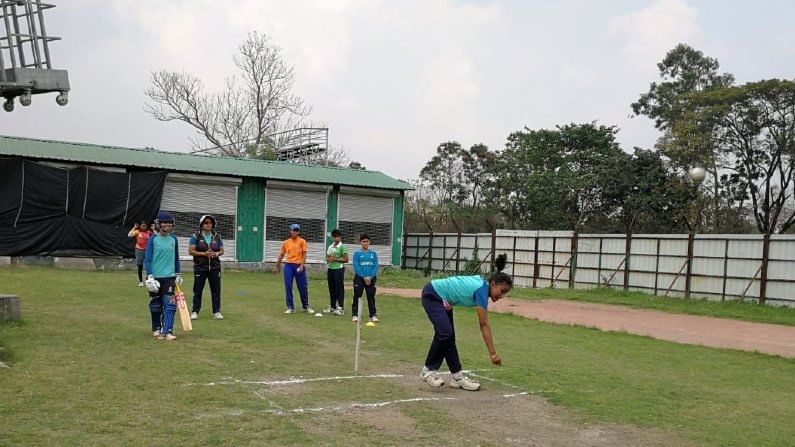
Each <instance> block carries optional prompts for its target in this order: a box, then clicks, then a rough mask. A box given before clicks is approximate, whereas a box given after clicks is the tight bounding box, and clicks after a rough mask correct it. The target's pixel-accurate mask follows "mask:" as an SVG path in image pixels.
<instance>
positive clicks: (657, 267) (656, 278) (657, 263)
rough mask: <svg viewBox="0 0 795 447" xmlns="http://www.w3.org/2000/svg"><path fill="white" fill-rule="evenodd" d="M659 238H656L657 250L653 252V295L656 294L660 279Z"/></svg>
mask: <svg viewBox="0 0 795 447" xmlns="http://www.w3.org/2000/svg"><path fill="white" fill-rule="evenodd" d="M660 241H661V239H660V238H657V251H656V252H655V254H654V296H657V287H658V286H659V279H660Z"/></svg>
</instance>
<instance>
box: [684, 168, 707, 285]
mask: <svg viewBox="0 0 795 447" xmlns="http://www.w3.org/2000/svg"><path fill="white" fill-rule="evenodd" d="M706 173H707V172H706V171H705V170H704V168H702V167H701V166H694V167H692V168H690V179H691V180H692V181H693V186H694V189H695V193H696V194H695V195H696V198H695V200H698V187H699V185H701V182H703V181H704V177H705V176H706ZM696 211H698V209H697V208H696ZM698 220H699V216H698V214H697V215H696V216H694V218H693V223H692V224H688V230H689V231H688V235H687V273H686V274H685V298H690V278H691V277H692V274H693V243H694V241H695V236H696V225H695V224H696V221H698Z"/></svg>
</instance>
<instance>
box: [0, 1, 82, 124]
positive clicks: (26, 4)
mask: <svg viewBox="0 0 795 447" xmlns="http://www.w3.org/2000/svg"><path fill="white" fill-rule="evenodd" d="M54 7H55V5H53V4H49V3H42V2H41V0H0V95H1V96H3V98H5V103H4V104H3V108H4V109H5V110H6V111H7V112H11V111H12V110H14V98H16V97H19V103H20V104H22V105H23V106H28V105H30V103H31V96H32V95H36V94H40V93H50V92H58V93H59V94H58V96H57V97H56V98H55V101H56V102H57V103H58V105H62V106H63V105H66V103H67V102H68V101H69V97H68V93H67V92H68V91H69V76H68V73H67V71H66V70H56V69H53V68H52V60H51V57H50V46H49V44H50V42H52V41H55V40H60V38H59V37H53V36H48V35H47V31H46V28H45V26H44V12H45V11H46V10H47V9H50V8H54Z"/></svg>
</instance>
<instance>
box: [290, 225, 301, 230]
mask: <svg viewBox="0 0 795 447" xmlns="http://www.w3.org/2000/svg"><path fill="white" fill-rule="evenodd" d="M290 230H291V231H292V230H298V231H301V225H298V224H290Z"/></svg>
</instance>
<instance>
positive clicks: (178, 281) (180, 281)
mask: <svg viewBox="0 0 795 447" xmlns="http://www.w3.org/2000/svg"><path fill="white" fill-rule="evenodd" d="M175 282H176V283H177V285H178V286H181V285H182V273H177V279H176V280H175Z"/></svg>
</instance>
